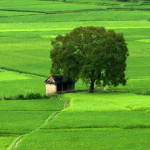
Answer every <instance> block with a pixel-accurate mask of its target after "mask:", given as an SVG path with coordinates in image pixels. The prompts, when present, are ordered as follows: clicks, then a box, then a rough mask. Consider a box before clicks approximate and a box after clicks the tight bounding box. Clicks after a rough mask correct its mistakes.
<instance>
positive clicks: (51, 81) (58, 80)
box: [45, 76, 74, 84]
mask: <svg viewBox="0 0 150 150" xmlns="http://www.w3.org/2000/svg"><path fill="white" fill-rule="evenodd" d="M73 82H74V81H73V80H72V79H71V78H64V77H63V76H50V77H49V78H48V79H47V80H45V83H46V84H60V83H73Z"/></svg>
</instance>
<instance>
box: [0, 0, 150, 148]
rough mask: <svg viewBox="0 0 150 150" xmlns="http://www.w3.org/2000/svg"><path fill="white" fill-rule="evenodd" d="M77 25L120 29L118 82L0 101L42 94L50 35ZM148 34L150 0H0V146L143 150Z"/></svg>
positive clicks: (149, 102)
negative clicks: (122, 52)
mask: <svg viewBox="0 0 150 150" xmlns="http://www.w3.org/2000/svg"><path fill="white" fill-rule="evenodd" d="M79 26H104V27H105V28H106V29H107V30H108V29H113V30H115V32H117V33H123V34H124V37H125V39H126V42H127V43H128V49H129V54H130V56H129V57H128V59H127V70H126V77H127V79H128V80H127V85H126V86H125V87H123V86H121V85H120V86H119V87H111V88H108V92H103V89H102V87H98V88H96V92H95V93H93V94H90V93H88V92H87V90H88V86H87V85H85V84H84V83H82V81H81V80H79V81H78V82H77V83H76V90H78V92H77V93H68V94H63V95H61V96H58V97H57V98H56V99H54V98H50V99H45V100H44V99H41V100H8V101H7V100H3V99H4V98H6V97H10V98H15V97H16V96H18V95H27V94H29V93H39V94H45V84H44V81H45V80H46V79H47V77H48V76H50V68H51V60H50V56H49V53H50V50H51V49H52V46H51V44H50V40H51V39H53V38H54V37H56V36H57V35H58V34H65V33H68V32H70V31H71V30H72V29H73V28H75V27H79ZM149 33H150V1H149V0H143V1H136V0H135V1H134V0H132V1H129V2H120V1H116V0H13V1H12V0H1V1H0V150H6V149H7V150H11V149H16V150H29V149H32V150H49V149H52V150H53V149H54V150H56V149H58V150H61V149H62V150H63V149H64V150H77V149H79V150H84V149H86V150H87V149H89V150H92V149H93V150H99V149H102V150H103V149H104V150H109V149H110V150H116V149H121V150H122V149H125V150H126V149H134V150H137V149H139V150H141V149H142V150H146V149H149V146H150V145H149V139H150V136H149V132H150V130H149V128H150V122H149V120H150V118H149V113H150V97H149V95H148V94H149V93H150V34H149ZM139 94H145V95H139ZM146 94H147V95H146ZM66 101H67V102H68V101H69V102H70V104H68V105H67V106H69V107H67V108H66V106H65V105H66Z"/></svg>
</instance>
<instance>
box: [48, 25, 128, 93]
mask: <svg viewBox="0 0 150 150" xmlns="http://www.w3.org/2000/svg"><path fill="white" fill-rule="evenodd" d="M51 44H52V46H53V49H52V50H51V52H50V57H51V60H52V68H51V73H52V74H53V75H63V76H64V77H71V78H72V79H73V80H77V79H79V78H81V79H82V80H83V81H84V82H86V83H90V88H89V90H90V92H93V90H94V84H95V83H96V84H100V85H103V86H106V85H113V86H117V85H119V84H120V83H121V84H122V85H125V84H126V78H125V69H126V59H127V56H128V49H127V44H126V42H125V39H124V37H123V34H117V33H115V32H114V31H113V30H109V31H106V30H105V28H104V27H93V26H88V27H78V28H75V29H74V30H73V31H71V32H70V33H67V34H65V35H58V36H57V37H56V38H55V39H53V40H52V41H51Z"/></svg>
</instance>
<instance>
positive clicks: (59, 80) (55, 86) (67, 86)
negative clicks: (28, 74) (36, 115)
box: [45, 76, 75, 95]
mask: <svg viewBox="0 0 150 150" xmlns="http://www.w3.org/2000/svg"><path fill="white" fill-rule="evenodd" d="M45 84H46V94H47V95H48V94H52V93H57V92H58V93H65V92H73V91H75V82H74V81H73V80H72V79H70V78H66V79H64V78H63V76H54V77H53V76H50V77H49V78H48V79H47V80H46V81H45Z"/></svg>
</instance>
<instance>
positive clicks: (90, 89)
mask: <svg viewBox="0 0 150 150" xmlns="http://www.w3.org/2000/svg"><path fill="white" fill-rule="evenodd" d="M93 91H94V81H93V80H91V84H90V88H89V92H91V93H93Z"/></svg>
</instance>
